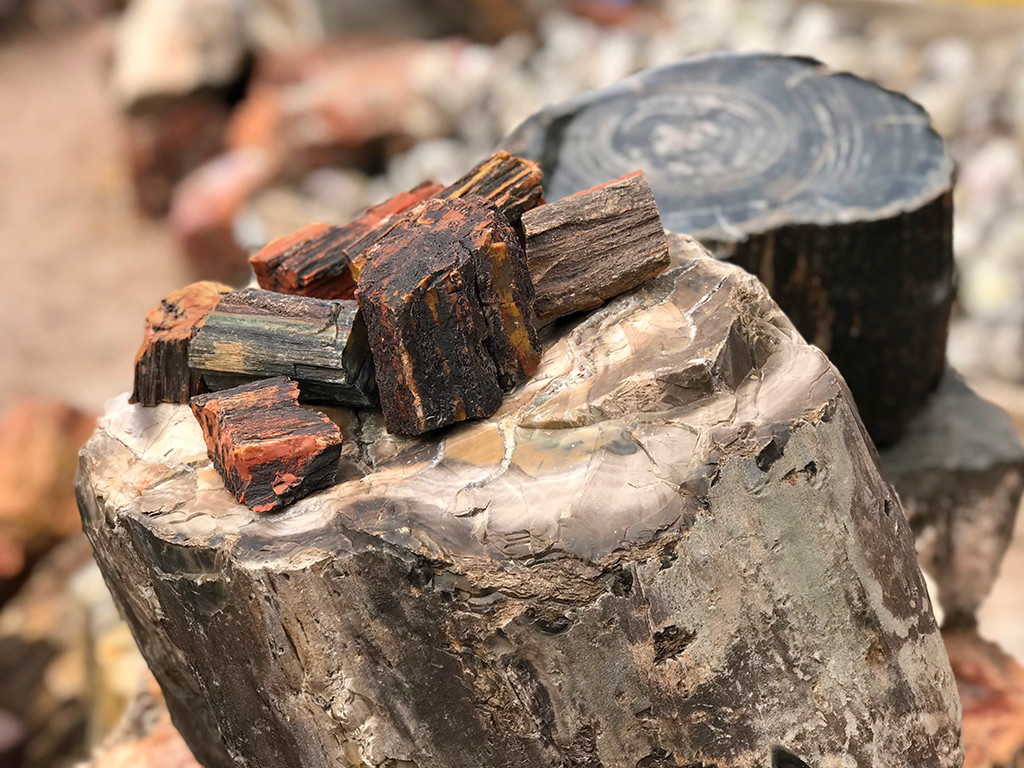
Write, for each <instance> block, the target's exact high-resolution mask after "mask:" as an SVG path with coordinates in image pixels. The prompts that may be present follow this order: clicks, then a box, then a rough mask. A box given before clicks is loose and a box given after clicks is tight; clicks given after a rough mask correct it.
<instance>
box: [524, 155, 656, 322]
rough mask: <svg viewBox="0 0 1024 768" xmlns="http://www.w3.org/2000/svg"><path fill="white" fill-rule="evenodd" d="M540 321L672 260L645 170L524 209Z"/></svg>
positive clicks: (590, 304) (587, 304)
mask: <svg viewBox="0 0 1024 768" xmlns="http://www.w3.org/2000/svg"><path fill="white" fill-rule="evenodd" d="M523 232H524V233H525V235H526V261H527V264H528V265H529V268H530V277H532V278H533V285H534V288H535V290H536V294H537V298H536V302H535V304H534V310H535V311H536V313H537V318H538V320H539V321H540V322H542V323H543V322H545V321H550V320H554V319H555V318H558V317H562V316H564V315H569V314H572V313H573V312H580V311H583V310H586V309H593V308H594V307H597V306H600V305H601V304H602V303H603V302H604V301H606V300H607V299H610V298H612V297H613V296H618V295H619V294H620V293H623V292H625V291H628V290H630V289H631V288H636V287H637V286H638V285H640V283H642V282H644V281H645V280H647V279H648V278H651V277H654V276H655V275H656V274H658V273H659V272H661V271H662V270H664V269H665V267H667V266H668V262H669V257H668V238H667V236H666V235H665V230H664V229H663V228H662V226H661V217H660V216H659V215H658V204H657V203H655V202H654V195H652V194H651V185H650V184H648V183H647V178H646V177H645V176H644V173H643V171H635V172H633V173H631V174H629V175H627V176H623V177H622V178H621V179H616V180H615V181H610V182H608V183H607V184H601V185H599V186H596V187H594V188H592V189H588V190H585V191H583V192H578V193H577V194H575V195H570V196H569V197H565V198H562V199H561V200H558V201H557V202H554V203H551V204H549V205H542V206H540V207H539V208H534V209H533V210H532V211H527V212H526V213H525V214H523Z"/></svg>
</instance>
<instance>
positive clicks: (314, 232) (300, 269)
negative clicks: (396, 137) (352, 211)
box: [249, 181, 441, 299]
mask: <svg viewBox="0 0 1024 768" xmlns="http://www.w3.org/2000/svg"><path fill="white" fill-rule="evenodd" d="M440 190H441V185H440V184H436V183H434V182H431V181H428V182H425V183H423V184H421V185H420V186H418V187H416V188H415V189H413V190H411V191H409V192H402V193H401V194H398V195H395V196H394V197H392V198H391V199H390V200H388V201H386V202H384V203H381V204H380V205H376V206H373V207H372V208H367V209H366V211H365V212H364V213H363V214H362V215H361V216H360V217H359V218H358V219H356V220H355V221H353V222H352V223H351V224H349V225H347V226H344V227H332V226H329V225H327V224H308V225H306V226H305V227H302V228H301V229H299V230H297V231H295V232H293V233H292V234H290V235H286V236H285V237H281V238H278V239H277V240H274V241H273V242H271V243H269V244H268V245H267V246H266V247H264V248H263V249H262V250H260V251H259V252H258V253H256V254H254V255H253V256H252V257H251V258H250V259H249V262H250V263H251V264H252V268H253V270H254V271H255V272H256V279H257V280H258V281H259V284H260V287H261V288H266V289H267V290H268V291H278V292H280V293H293V294H299V295H302V296H314V297H317V298H321V299H351V298H352V297H353V296H354V295H355V288H356V281H357V280H358V279H359V272H360V271H361V270H362V268H363V264H364V262H365V259H364V253H365V251H366V249H367V248H369V247H370V246H371V245H373V244H374V243H375V242H377V240H378V239H380V237H381V236H382V235H383V234H384V233H385V232H387V231H388V229H390V227H391V226H392V225H393V224H394V222H395V220H396V219H395V217H396V216H397V215H398V214H400V213H403V212H404V211H406V210H408V209H409V208H411V207H412V206H414V205H416V204H417V203H419V202H422V201H423V200H426V199H427V198H428V197H430V196H431V195H434V194H436V193H437V192H439V191H440Z"/></svg>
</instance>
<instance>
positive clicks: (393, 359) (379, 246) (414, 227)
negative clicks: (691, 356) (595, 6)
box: [134, 151, 669, 511]
mask: <svg viewBox="0 0 1024 768" xmlns="http://www.w3.org/2000/svg"><path fill="white" fill-rule="evenodd" d="M251 263H252V266H253V269H254V271H255V272H256V276H257V279H258V282H259V284H260V286H262V289H256V288H249V289H246V290H241V291H230V290H229V289H227V288H226V287H224V286H216V285H212V284H197V285H196V286H190V287H189V288H188V289H186V290H185V291H183V292H180V293H178V294H172V295H171V296H169V297H167V298H166V299H165V300H164V302H163V304H162V305H161V307H160V308H158V309H157V310H155V311H154V313H151V316H150V317H149V318H147V321H148V324H149V326H148V330H147V337H146V344H144V345H143V350H141V351H140V355H139V362H138V364H137V366H136V388H135V390H136V391H135V395H134V398H135V399H134V401H136V402H139V403H141V404H142V405H154V404H156V403H157V402H161V401H170V402H178V403H184V402H188V401H189V397H192V396H195V395H199V396H198V397H192V400H191V403H192V408H193V410H194V412H195V414H196V418H197V419H199V421H200V423H201V424H202V426H203V430H204V434H205V436H206V441H207V445H208V448H209V453H210V456H211V457H212V459H213V461H214V465H215V466H216V467H217V469H218V471H219V472H220V474H221V475H222V477H223V478H224V482H225V486H226V487H227V488H228V489H229V490H231V491H232V492H233V493H234V494H235V496H236V497H237V498H238V499H239V500H240V501H242V502H243V503H245V504H248V505H249V506H250V507H252V508H253V509H258V510H261V511H269V510H272V509H276V508H277V507H279V506H281V505H282V504H286V503H288V502H289V501H291V500H294V499H297V498H300V497H301V496H302V495H304V494H306V493H309V492H311V491H312V490H315V489H318V488H321V487H323V486H324V484H329V483H330V482H332V481H333V480H332V479H327V478H328V475H330V477H331V478H333V473H331V472H328V469H327V465H328V464H330V461H331V460H334V461H335V462H336V460H337V451H336V450H335V449H336V448H337V450H338V451H340V442H339V443H338V444H337V445H335V443H334V442H331V440H332V438H331V436H330V435H329V434H328V432H330V430H329V429H328V428H327V426H326V422H325V419H326V418H327V417H326V416H324V415H322V414H316V412H314V411H308V410H307V411H301V412H298V411H296V410H295V407H296V406H295V402H297V401H298V400H301V401H302V402H304V403H324V404H328V405H334V406H345V407H349V408H376V407H380V408H381V410H382V411H383V420H384V424H385V426H386V428H387V430H388V432H390V433H392V434H394V435H405V436H413V437H415V436H419V435H423V434H424V433H426V432H429V431H430V430H434V429H439V428H442V427H446V426H450V425H452V424H456V423H458V422H461V421H465V420H467V419H481V418H487V417H489V416H491V415H492V414H494V413H495V412H496V411H497V410H498V408H499V407H500V405H501V403H502V402H503V399H504V396H505V394H506V393H508V392H510V391H512V390H513V389H515V388H516V387H518V386H519V385H520V384H522V383H523V382H525V381H526V380H527V379H528V378H529V377H530V376H531V375H532V374H533V373H534V371H535V370H536V369H537V365H538V363H539V360H540V356H541V346H540V341H539V336H538V332H537V328H538V327H540V326H541V325H543V324H547V323H550V322H552V321H554V320H556V319H558V318H560V317H565V316H567V315H571V314H575V313H579V312H583V311H586V310H590V309H593V308H595V307H597V306H599V305H600V304H601V303H602V302H604V301H606V300H607V299H610V298H612V297H614V296H616V295H618V294H621V293H623V292H625V291H628V290H631V289H633V288H636V287H637V286H639V285H641V284H642V283H643V282H645V281H646V280H648V279H649V278H651V277H653V276H655V275H656V274H658V273H659V272H661V271H662V270H664V269H665V268H666V267H667V266H668V263H669V253H668V242H667V239H666V235H665V232H664V229H663V228H662V226H661V219H660V217H659V214H658V207H657V204H656V203H655V201H654V197H653V195H652V194H651V189H650V186H649V185H648V183H647V179H646V178H645V176H644V174H643V173H642V172H641V171H636V172H634V173H630V174H628V175H626V176H623V177H622V178H620V179H615V180H613V181H609V182H607V183H605V184H601V185H598V186H596V187H594V188H593V189H589V190H586V191H584V192H581V193H579V194H577V195H574V196H572V197H569V198H566V199H564V200H561V201H559V202H558V203H556V204H554V205H545V204H544V193H543V189H542V186H541V172H540V168H539V166H538V165H537V164H536V163H534V162H531V161H529V160H524V159H522V158H519V157H516V156H515V155H512V154H509V153H508V152H505V151H498V152H495V153H494V154H493V155H491V156H490V157H488V158H487V159H485V160H484V161H483V162H481V163H480V164H479V165H477V166H476V167H475V168H473V169H472V170H471V171H470V172H469V173H467V174H466V175H465V176H464V177H463V178H461V179H459V180H458V181H457V182H455V183H454V184H452V185H450V186H448V187H444V188H442V187H441V185H439V184H435V183H433V182H427V183H424V184H422V185H420V186H418V187H416V188H415V189H413V190H411V191H409V192H406V193H403V194H400V195H396V196H394V197H392V198H391V199H389V200H387V201H386V202H384V203H382V204H380V205H377V206H374V207H371V208H369V209H367V210H366V211H365V212H364V213H363V214H362V215H361V216H360V217H359V218H358V219H357V220H356V221H354V222H352V223H351V224H349V225H347V226H344V227H333V226H329V225H327V224H309V225H307V226H305V227H303V228H302V229H300V230H298V231H297V232H294V233H292V234H291V235H288V236H286V237H282V238H279V239H278V240H275V241H273V242H272V243H270V244H269V245H267V246H266V247H265V248H263V249H262V250H261V251H260V252H259V253H257V254H255V255H254V256H253V257H252V259H251ZM203 392H210V393H212V394H201V393H203ZM339 418H341V421H342V422H344V421H345V418H347V417H339ZM310 430H312V431H310ZM332 434H333V433H332ZM290 436H297V439H295V440H292V439H290ZM311 436H312V437H311ZM298 437H301V438H302V439H298ZM314 437H315V439H314ZM307 438H308V439H307ZM339 440H340V438H339Z"/></svg>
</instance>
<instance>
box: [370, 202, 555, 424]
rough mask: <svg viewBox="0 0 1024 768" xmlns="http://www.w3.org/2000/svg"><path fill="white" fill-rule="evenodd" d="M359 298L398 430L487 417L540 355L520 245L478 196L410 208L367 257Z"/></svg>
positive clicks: (384, 399)
mask: <svg viewBox="0 0 1024 768" xmlns="http://www.w3.org/2000/svg"><path fill="white" fill-rule="evenodd" d="M356 298H357V299H358V301H359V307H360V309H361V311H362V313H363V316H364V317H365V318H366V325H367V328H368V332H369V339H370V346H371V348H372V350H373V357H374V361H375V363H376V370H377V384H378V387H379V390H380V399H381V407H382V409H383V411H384V420H385V424H386V425H387V428H388V430H389V431H390V432H393V433H396V434H407V435H418V434H421V433H423V432H426V431H428V430H431V429H436V428H437V427H442V426H445V425H447V424H452V423H454V422H457V421H463V420H464V419H467V418H482V417H486V416H490V415H491V414H492V413H494V411H495V410H497V408H498V406H499V405H500V404H501V400H502V392H503V391H507V390H509V389H511V388H513V387H515V386H516V385H517V384H519V383H521V382H523V381H524V380H526V379H527V378H528V377H529V376H530V375H531V374H532V373H533V372H534V370H535V369H536V367H537V363H538V361H539V359H540V347H539V344H538V342H537V334H536V331H535V329H534V323H533V320H534V317H533V284H532V283H531V282H530V276H529V273H528V272H527V269H526V257H525V255H524V254H523V250H522V246H521V245H520V243H519V238H518V236H517V235H516V233H515V232H514V230H513V229H512V227H511V225H510V224H509V223H508V221H507V219H506V218H505V216H504V215H503V214H502V213H501V212H500V211H499V210H498V209H497V208H496V207H495V206H494V204H493V203H491V202H489V201H487V200H485V199H483V198H480V197H468V198H465V199H453V200H428V201H427V202H425V203H423V204H421V205H420V206H419V207H418V208H416V209H414V210H413V211H411V212H410V213H409V214H408V215H407V216H405V217H404V218H403V219H402V220H401V221H400V222H399V223H398V224H397V225H396V226H395V227H394V229H392V230H391V232H389V233H388V234H387V235H385V236H384V237H383V238H382V239H381V240H380V241H379V242H378V243H377V245H375V246H374V247H373V248H372V249H370V251H369V252H368V253H367V265H366V269H365V270H364V271H363V274H362V276H361V278H360V281H359V288H358V289H357V291H356Z"/></svg>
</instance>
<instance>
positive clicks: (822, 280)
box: [504, 54, 953, 444]
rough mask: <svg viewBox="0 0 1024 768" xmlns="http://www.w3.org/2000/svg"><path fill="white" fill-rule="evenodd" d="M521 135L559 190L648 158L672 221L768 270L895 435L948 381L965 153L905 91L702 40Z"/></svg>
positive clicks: (859, 396) (552, 190)
mask: <svg viewBox="0 0 1024 768" xmlns="http://www.w3.org/2000/svg"><path fill="white" fill-rule="evenodd" d="M504 146H505V147H506V148H507V149H509V150H510V151H512V152H515V153H516V154H519V155H522V156H524V157H529V158H532V159H534V160H537V161H538V162H539V163H540V165H541V168H542V170H543V172H544V187H545V193H546V195H547V196H548V199H550V200H559V199H561V198H563V197H565V196H566V195H570V194H573V193H575V192H578V191H580V190H582V189H586V188H588V187H591V186H593V185H595V184H598V183H601V182H604V181H607V180H608V179H612V178H616V177H618V176H621V175H622V174H623V173H627V172H629V171H631V170H633V169H634V168H636V167H638V166H639V167H642V168H643V170H644V171H645V173H646V175H647V178H648V180H649V181H650V184H651V188H652V189H653V190H654V196H655V198H656V199H657V201H658V207H659V209H660V211H661V217H662V220H663V222H664V224H665V228H666V229H667V230H669V231H670V232H677V233H687V234H690V235H693V236H694V237H697V238H698V239H700V240H702V241H703V242H704V243H705V244H707V245H708V246H709V247H712V248H713V250H715V252H716V254H717V255H718V256H719V257H722V258H731V259H733V260H735V261H736V262H737V263H739V264H741V265H742V266H743V267H744V268H746V269H748V270H750V271H751V272H753V273H754V274H756V275H757V276H758V277H760V278H761V279H762V280H763V281H764V283H765V284H766V285H767V286H768V289H769V290H770V291H771V293H772V296H773V297H774V298H775V299H776V300H777V301H778V302H779V305H780V306H781V307H782V309H783V310H784V311H785V312H786V313H787V314H788V315H789V316H790V317H791V318H793V321H794V323H795V325H796V326H797V328H798V330H800V332H801V333H802V334H803V335H804V336H805V337H806V338H807V339H808V341H811V342H812V343H814V344H817V345H818V346H820V347H821V348H822V349H824V350H825V351H826V352H827V353H828V355H829V357H830V358H831V359H832V360H833V362H835V364H836V366H837V367H838V368H839V369H840V371H842V373H843V375H844V376H845V377H846V380H847V382H848V383H849V385H850V389H851V390H852V391H853V394H854V397H855V399H856V401H857V405H858V409H859V411H860V413H861V416H862V417H863V419H864V422H865V424H866V426H867V427H868V430H869V431H870V433H871V435H872V437H873V438H874V439H875V441H876V442H877V443H879V444H887V443H891V442H892V441H893V440H894V439H896V437H897V436H898V435H899V434H900V433H901V432H902V430H903V429H904V427H905V425H906V423H907V421H908V420H909V419H910V418H911V417H912V416H913V415H914V413H916V412H917V411H918V410H919V408H920V407H921V404H922V403H923V402H924V401H925V396H926V395H927V394H928V393H929V392H931V391H932V390H934V388H935V387H936V386H937V384H938V381H939V379H940V377H941V375H942V371H943V367H944V359H945V342H946V333H947V325H948V319H949V312H950V307H951V303H952V299H953V289H952V275H953V256H952V238H951V232H952V205H951V190H952V170H953V166H952V162H951V160H950V158H949V156H948V155H947V153H946V150H945V146H944V144H943V141H942V139H941V137H939V135H938V134H937V133H935V131H934V130H933V129H932V127H931V125H930V123H929V120H928V115H927V114H926V113H925V112H924V110H922V109H921V108H920V107H919V106H918V105H916V104H914V103H913V102H911V101H910V100H908V99H906V98H905V97H903V96H901V95H899V94H896V93H892V92H890V91H886V90H883V89H882V88H880V87H878V86H876V85H874V84H872V83H868V82H866V81H864V80H861V79H859V78H857V77H854V76H853V75H849V74H834V73H831V72H829V71H828V70H826V69H825V68H824V67H823V65H821V64H820V63H819V62H816V61H813V60H811V59H806V58H794V57H786V56H777V55H763V54H717V55H710V56H700V57H694V58H690V59H686V60H684V61H682V62H680V63H678V64H675V65H672V66H669V67H664V68H661V69H654V70H649V71H647V72H643V73H641V74H639V75H637V76H634V77H631V78H629V79H628V80H627V81H624V82H623V83H621V84H619V85H616V86H613V87H611V88H608V89H605V90H601V91H594V92H592V93H589V94H584V95H583V96H581V97H579V98H578V99H575V100H573V101H570V102H566V103H564V104H561V105H557V106H554V107H549V108H546V109H544V110H542V111H541V112H538V113H537V114H536V115H534V116H533V117H531V118H530V119H528V120H527V121H526V122H525V123H523V125H521V126H520V127H519V128H517V129H516V130H515V131H514V132H513V133H512V134H511V135H510V136H509V137H508V138H507V139H506V140H505V142H504Z"/></svg>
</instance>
